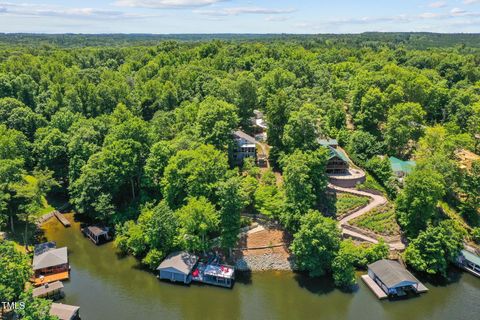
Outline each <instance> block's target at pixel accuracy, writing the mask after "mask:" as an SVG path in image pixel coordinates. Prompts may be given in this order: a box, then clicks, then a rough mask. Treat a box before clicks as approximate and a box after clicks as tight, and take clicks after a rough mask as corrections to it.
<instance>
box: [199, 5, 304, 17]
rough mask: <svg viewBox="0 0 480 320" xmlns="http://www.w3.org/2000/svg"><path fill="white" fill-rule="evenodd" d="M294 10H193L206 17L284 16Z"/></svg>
mask: <svg viewBox="0 0 480 320" xmlns="http://www.w3.org/2000/svg"><path fill="white" fill-rule="evenodd" d="M294 11H295V9H271V8H262V7H229V8H219V9H212V10H195V11H194V12H195V13H199V14H203V15H208V16H238V15H240V14H270V15H276V14H286V13H292V12H294Z"/></svg>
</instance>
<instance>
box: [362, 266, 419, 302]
mask: <svg viewBox="0 0 480 320" xmlns="http://www.w3.org/2000/svg"><path fill="white" fill-rule="evenodd" d="M368 276H369V277H370V278H371V279H372V280H373V281H374V282H375V283H376V285H378V286H379V287H380V288H381V289H382V290H383V291H384V292H385V294H387V295H388V296H402V295H405V294H406V291H413V292H415V293H421V292H425V291H428V289H427V288H426V287H425V286H424V285H423V284H422V283H421V282H420V281H419V280H418V279H417V278H415V277H414V276H413V275H412V274H411V273H410V272H409V271H408V270H407V269H405V268H404V267H403V266H402V265H401V264H400V263H398V262H397V261H393V260H386V259H384V260H379V261H376V262H374V263H372V264H369V265H368Z"/></svg>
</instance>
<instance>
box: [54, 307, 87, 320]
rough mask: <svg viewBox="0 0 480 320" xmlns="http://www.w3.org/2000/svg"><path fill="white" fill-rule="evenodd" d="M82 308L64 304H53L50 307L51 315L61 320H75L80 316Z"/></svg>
mask: <svg viewBox="0 0 480 320" xmlns="http://www.w3.org/2000/svg"><path fill="white" fill-rule="evenodd" d="M79 309H80V307H77V306H71V305H68V304H63V303H52V306H51V307H50V315H52V316H57V317H58V318H60V320H70V319H74V318H75V316H76V315H77V314H78V310H79Z"/></svg>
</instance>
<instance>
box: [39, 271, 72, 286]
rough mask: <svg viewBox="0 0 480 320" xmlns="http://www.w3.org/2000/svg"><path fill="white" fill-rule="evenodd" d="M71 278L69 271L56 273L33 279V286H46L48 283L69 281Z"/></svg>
mask: <svg viewBox="0 0 480 320" xmlns="http://www.w3.org/2000/svg"><path fill="white" fill-rule="evenodd" d="M69 278H70V273H69V272H68V271H65V272H59V273H55V274H52V275H49V276H44V277H40V278H34V279H33V285H34V286H36V287H38V286H42V285H45V284H46V283H51V282H56V281H62V280H68V279H69Z"/></svg>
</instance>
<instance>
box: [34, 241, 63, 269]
mask: <svg viewBox="0 0 480 320" xmlns="http://www.w3.org/2000/svg"><path fill="white" fill-rule="evenodd" d="M66 263H68V253H67V247H63V248H58V249H51V250H48V251H46V252H43V253H41V254H39V255H34V256H33V270H40V269H44V268H48V267H53V266H58V265H62V264H66Z"/></svg>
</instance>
